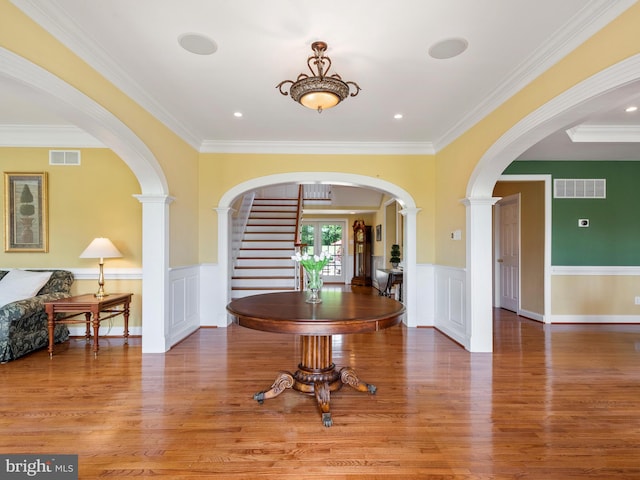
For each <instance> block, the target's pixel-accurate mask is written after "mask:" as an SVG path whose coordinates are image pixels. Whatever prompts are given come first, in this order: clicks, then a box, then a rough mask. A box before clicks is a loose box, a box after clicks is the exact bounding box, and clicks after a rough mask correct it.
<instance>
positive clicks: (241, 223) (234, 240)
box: [231, 193, 256, 267]
mask: <svg viewBox="0 0 640 480" xmlns="http://www.w3.org/2000/svg"><path fill="white" fill-rule="evenodd" d="M255 197H256V194H255V193H248V194H246V195H244V196H243V197H242V203H241V204H240V208H239V209H238V210H237V212H236V215H234V217H233V224H232V227H231V262H232V263H231V264H232V265H233V266H234V267H235V266H236V263H237V261H238V255H239V254H240V247H241V246H242V239H243V237H244V231H245V229H246V228H247V222H248V221H249V215H250V214H251V208H252V207H253V200H254V199H255Z"/></svg>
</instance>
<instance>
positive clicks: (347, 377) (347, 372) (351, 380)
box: [340, 367, 378, 394]
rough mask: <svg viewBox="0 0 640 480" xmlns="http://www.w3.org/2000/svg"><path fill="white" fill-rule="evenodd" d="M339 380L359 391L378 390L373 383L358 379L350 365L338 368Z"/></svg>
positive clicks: (374, 391) (369, 391)
mask: <svg viewBox="0 0 640 480" xmlns="http://www.w3.org/2000/svg"><path fill="white" fill-rule="evenodd" d="M340 380H341V381H342V383H344V384H347V385H349V386H350V387H352V388H355V389H356V390H358V391H359V392H365V393H371V394H375V393H376V391H377V390H378V388H377V387H376V386H375V385H373V384H371V383H367V382H363V381H362V380H360V379H359V378H358V375H357V374H356V372H355V370H354V369H353V368H351V367H344V368H343V369H342V370H340Z"/></svg>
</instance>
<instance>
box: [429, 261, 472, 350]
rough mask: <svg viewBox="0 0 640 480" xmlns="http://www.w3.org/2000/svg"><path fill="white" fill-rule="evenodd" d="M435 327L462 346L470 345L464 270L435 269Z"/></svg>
mask: <svg viewBox="0 0 640 480" xmlns="http://www.w3.org/2000/svg"><path fill="white" fill-rule="evenodd" d="M434 268H435V327H436V328H437V329H438V330H440V331H441V332H442V333H444V334H445V335H447V336H449V337H451V338H452V339H454V340H455V341H457V342H458V343H460V344H462V345H468V344H469V332H468V326H467V324H466V323H467V315H466V312H465V295H466V272H465V269H464V268H454V267H445V266H441V265H436V266H435V267H434Z"/></svg>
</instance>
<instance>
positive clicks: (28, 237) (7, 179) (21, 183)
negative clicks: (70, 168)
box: [4, 172, 49, 252]
mask: <svg viewBox="0 0 640 480" xmlns="http://www.w3.org/2000/svg"><path fill="white" fill-rule="evenodd" d="M47 220H48V218H47V174H46V172H42V173H7V172H5V174H4V251H5V252H47V251H48V248H49V245H48V237H49V235H48V233H49V232H48V225H47Z"/></svg>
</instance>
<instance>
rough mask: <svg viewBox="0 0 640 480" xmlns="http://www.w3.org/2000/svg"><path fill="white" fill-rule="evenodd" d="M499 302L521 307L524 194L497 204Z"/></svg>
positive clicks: (516, 308)
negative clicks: (521, 223) (521, 225)
mask: <svg viewBox="0 0 640 480" xmlns="http://www.w3.org/2000/svg"><path fill="white" fill-rule="evenodd" d="M495 224H496V227H495V228H496V235H495V267H494V268H495V276H496V280H495V286H496V288H495V290H496V306H497V307H499V308H504V309H506V310H510V311H512V312H515V313H518V312H519V310H520V194H516V195H510V196H508V197H505V198H503V199H502V200H500V201H499V202H498V203H497V204H496V207H495Z"/></svg>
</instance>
